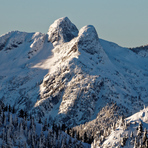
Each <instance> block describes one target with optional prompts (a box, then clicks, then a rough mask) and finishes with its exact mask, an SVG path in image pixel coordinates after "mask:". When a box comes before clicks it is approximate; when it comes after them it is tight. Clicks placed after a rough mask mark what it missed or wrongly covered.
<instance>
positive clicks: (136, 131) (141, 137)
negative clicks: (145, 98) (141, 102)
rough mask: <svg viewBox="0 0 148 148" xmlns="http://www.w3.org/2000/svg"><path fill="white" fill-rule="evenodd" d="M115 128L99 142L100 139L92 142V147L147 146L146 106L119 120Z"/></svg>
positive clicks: (147, 123)
mask: <svg viewBox="0 0 148 148" xmlns="http://www.w3.org/2000/svg"><path fill="white" fill-rule="evenodd" d="M115 126H116V128H115V129H112V131H111V133H110V135H109V136H108V137H105V138H104V142H103V143H101V141H100V139H99V140H98V141H95V142H94V144H92V147H99V148H110V147H111V148H117V147H120V146H122V147H125V148H133V147H135V148H136V147H138V148H140V147H142V148H143V147H144V148H146V147H147V146H148V133H147V132H148V107H147V108H144V109H143V110H141V111H139V112H137V113H135V114H134V115H132V116H130V117H128V118H126V119H125V120H124V121H123V120H119V121H118V122H117V123H116V125H115Z"/></svg>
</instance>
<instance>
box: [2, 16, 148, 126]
mask: <svg viewBox="0 0 148 148" xmlns="http://www.w3.org/2000/svg"><path fill="white" fill-rule="evenodd" d="M146 63H148V58H147V57H141V56H140V55H138V54H136V53H134V52H133V51H131V50H129V49H128V48H123V47H120V46H118V45H117V44H115V43H111V42H108V41H105V40H102V39H99V38H98V34H97V32H96V30H95V28H94V27H93V26H92V25H87V26H84V27H83V28H82V29H80V31H78V29H77V28H76V26H75V25H74V24H73V23H71V21H70V20H69V19H68V18H67V17H64V18H60V19H58V20H56V21H55V22H54V23H53V24H52V25H51V26H50V28H49V31H48V33H47V34H42V33H24V32H18V31H15V32H10V33H7V34H5V35H2V36H1V37H0V72H1V73H0V100H2V101H3V102H4V103H5V104H10V105H11V106H15V107H16V109H18V110H20V109H24V110H26V111H27V112H28V113H31V114H33V115H34V116H35V119H36V120H38V119H39V117H42V118H43V119H44V118H47V119H49V118H50V121H51V120H55V121H56V122H57V123H58V122H62V123H65V124H67V125H68V126H70V127H72V126H75V125H79V124H81V123H85V122H86V121H87V122H88V121H91V120H93V119H95V118H96V117H97V114H98V112H99V111H100V110H101V109H102V107H104V106H105V105H106V104H107V103H109V104H110V103H111V102H113V103H116V104H117V106H118V107H119V108H120V114H124V115H125V116H127V115H131V114H132V113H135V112H136V111H138V110H140V109H141V108H143V106H144V104H145V105H146V106H147V105H148V100H147V98H148V91H147V90H148V85H147V84H148V66H147V64H146ZM10 102H11V103H10Z"/></svg>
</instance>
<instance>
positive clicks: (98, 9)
mask: <svg viewBox="0 0 148 148" xmlns="http://www.w3.org/2000/svg"><path fill="white" fill-rule="evenodd" d="M63 16H67V17H68V18H69V19H70V20H71V21H72V22H73V23H74V24H75V25H76V26H77V27H78V29H80V28H81V27H83V26H85V25H89V24H91V25H94V26H95V28H96V30H97V32H98V35H99V37H100V38H102V39H105V40H108V41H113V42H115V43H117V44H119V45H121V46H125V47H135V46H140V45H145V44H148V0H0V35H2V34H5V33H6V32H9V31H13V30H19V31H26V32H42V33H46V32H47V31H48V28H49V26H50V25H51V24H52V23H53V22H54V20H56V19H58V18H60V17H63Z"/></svg>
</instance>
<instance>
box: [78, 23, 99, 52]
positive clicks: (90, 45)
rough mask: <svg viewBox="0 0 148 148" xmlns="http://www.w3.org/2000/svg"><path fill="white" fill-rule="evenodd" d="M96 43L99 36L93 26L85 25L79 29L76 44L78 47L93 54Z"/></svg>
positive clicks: (95, 50) (97, 43) (96, 46)
mask: <svg viewBox="0 0 148 148" xmlns="http://www.w3.org/2000/svg"><path fill="white" fill-rule="evenodd" d="M98 45H99V38H98V34H97V32H96V29H95V27H94V26H92V25H87V26H84V27H83V28H81V29H80V31H79V35H78V46H79V48H80V49H83V50H85V51H86V52H88V53H90V54H94V53H96V52H97V50H98ZM99 46H100V45H99ZM96 48H97V49H96Z"/></svg>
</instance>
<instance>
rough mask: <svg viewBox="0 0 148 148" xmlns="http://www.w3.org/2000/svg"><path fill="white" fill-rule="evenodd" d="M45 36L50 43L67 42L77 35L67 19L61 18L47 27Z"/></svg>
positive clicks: (76, 31) (75, 29) (73, 26)
mask: <svg viewBox="0 0 148 148" xmlns="http://www.w3.org/2000/svg"><path fill="white" fill-rule="evenodd" d="M47 34H48V35H49V37H48V41H50V42H52V43H62V42H69V41H70V40H72V39H73V38H74V37H76V36H77V35H78V29H77V28H76V26H75V25H74V24H73V23H72V22H71V21H70V20H69V19H68V18H67V17H63V18H60V19H58V20H56V21H55V22H54V23H53V24H52V25H51V26H50V27H49V30H48V33H47Z"/></svg>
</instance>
